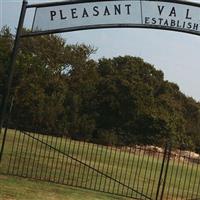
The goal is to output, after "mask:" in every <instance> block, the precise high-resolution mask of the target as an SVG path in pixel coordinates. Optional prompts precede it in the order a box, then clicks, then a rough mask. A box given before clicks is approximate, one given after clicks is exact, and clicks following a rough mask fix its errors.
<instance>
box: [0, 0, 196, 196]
mask: <svg viewBox="0 0 200 200" xmlns="http://www.w3.org/2000/svg"><path fill="white" fill-rule="evenodd" d="M86 5H87V9H88V6H90V5H91V7H90V10H87V9H86ZM76 6H77V7H76ZM62 7H63V8H65V11H66V10H68V11H69V13H70V14H69V13H68V14H69V15H70V16H71V20H74V19H76V18H79V16H80V18H81V19H80V23H77V22H76V23H75V25H74V24H73V23H72V24H71V25H69V24H66V22H67V19H68V18H69V15H65V13H64V9H63V10H62ZM122 7H123V9H122ZM132 7H133V8H134V9H135V11H136V12H133V13H131V8H132ZM29 8H35V9H36V11H35V17H34V20H33V27H32V30H31V31H30V32H28V33H23V32H22V29H23V23H24V18H25V14H26V10H27V9H29ZM97 8H98V9H97ZM147 11H149V12H147ZM182 11H183V12H182ZM100 12H101V14H102V15H103V17H102V16H101V17H100V19H99V21H98V20H97V21H94V22H93V21H89V20H85V19H88V18H89V17H90V16H91V20H94V18H95V20H96V17H98V16H95V15H97V13H99V14H98V15H100ZM152 12H153V13H152ZM154 12H155V13H154ZM43 13H46V14H45V15H44V18H42V15H43ZM146 14H148V15H146ZM154 14H155V16H154ZM83 16H84V17H83ZM160 16H162V18H161V17H160ZM45 17H47V18H46V19H47V21H44V20H45ZM56 17H57V18H56ZM115 17H116V18H115ZM159 17H160V18H159ZM83 18H84V19H83ZM41 19H42V20H43V23H42V24H40V20H41ZM55 19H56V20H55ZM42 20H41V21H42ZM55 21H56V23H55V24H52V23H51V22H55ZM60 21H61V22H62V23H60ZM199 21H200V4H197V3H189V2H183V1H156V0H155V1H150V0H119V1H105V0H103V1H84V2H83V1H67V2H57V3H45V4H33V5H28V2H27V1H26V0H24V1H23V5H22V10H21V15H20V20H19V25H18V29H17V34H16V39H15V43H14V49H13V52H12V58H11V65H10V75H9V79H8V82H7V86H6V93H5V95H4V98H3V102H2V109H1V119H0V120H1V121H0V122H1V123H0V128H1V132H2V127H5V129H3V131H4V132H3V133H1V135H0V136H1V137H2V144H1V149H0V150H1V151H0V159H2V156H3V151H4V147H5V141H6V137H7V124H8V120H9V114H8V113H9V111H8V109H7V108H8V99H9V93H10V87H11V83H12V78H13V74H14V66H15V61H16V56H17V51H18V49H19V43H20V39H21V38H22V37H23V38H25V37H30V36H37V35H44V34H53V33H60V32H69V31H78V30H86V29H97V28H114V27H117V28H123V27H126V28H152V29H163V30H171V31H178V32H185V33H189V34H195V35H200V23H199ZM57 23H58V25H57ZM45 24H46V25H47V26H44V28H43V26H40V25H45ZM65 26H66V27H65ZM49 27H50V28H49ZM51 28H52V29H51ZM11 135H13V143H12V149H11V156H10V157H9V165H8V166H7V173H8V174H11V175H17V176H24V177H30V178H35V179H40V180H46V181H52V182H57V183H61V184H67V185H72V186H78V187H85V188H87V189H94V190H98V191H103V192H110V191H109V190H104V189H105V188H103V189H102V188H101V183H102V182H104V181H105V182H106V183H107V182H108V184H111V185H114V186H116V188H117V191H115V189H114V190H112V192H110V193H112V194H117V195H122V196H127V197H131V198H136V199H137V198H138V199H152V200H153V199H156V200H157V199H163V197H164V192H165V185H166V178H167V176H168V174H169V173H168V169H169V165H170V163H171V168H170V174H171V177H172V176H173V175H175V176H178V172H177V168H176V167H175V168H173V166H174V163H176V162H177V161H176V160H175V158H173V157H172V155H171V149H170V147H169V146H166V147H165V150H164V152H162V153H158V154H155V155H156V157H152V156H151V154H152V152H151V150H146V149H145V148H144V149H143V148H140V147H139V148H138V147H136V148H134V149H129V150H127V149H115V148H111V149H109V148H108V147H103V146H101V147H99V146H95V145H94V144H87V143H84V144H83V145H84V146H86V152H87V155H86V156H88V153H89V152H90V151H91V149H95V150H96V152H97V153H98V151H100V150H101V151H100V152H99V153H101V152H103V151H105V152H106V155H108V156H111V155H112V154H113V155H114V156H115V155H116V158H115V157H114V158H113V162H114V161H117V162H119V163H120V162H122V163H123V162H124V159H125V158H124V157H123V156H122V155H124V156H128V157H130V158H132V161H131V160H126V159H125V160H126V162H127V165H128V163H129V162H132V163H133V165H136V166H135V167H136V168H135V169H136V171H135V174H134V176H133V179H134V178H135V177H137V175H138V174H139V175H140V173H141V166H142V165H143V164H144V163H146V165H145V167H144V168H145V171H144V176H143V177H137V178H138V180H139V179H143V182H142V186H141V188H140V186H139V185H136V186H135V185H134V186H130V185H129V184H127V183H126V182H124V178H123V180H122V179H121V175H120V177H117V176H113V173H114V174H117V173H118V172H117V171H113V170H112V169H111V171H109V170H108V168H105V169H107V170H105V171H104V167H103V169H100V168H99V166H98V165H100V164H98V162H97V166H95V165H94V166H93V165H91V160H89V163H88V162H85V160H84V159H82V157H81V158H77V157H75V156H74V155H73V152H74V151H79V149H80V148H81V147H80V145H81V144H80V143H76V142H74V141H68V140H65V139H63V138H53V136H52V138H51V139H52V140H51V141H50V140H49V139H48V138H46V137H45V136H44V135H42V136H41V135H39V134H37V133H27V132H24V131H15V132H14V133H12V134H11ZM63 140H64V141H65V143H64V141H63ZM15 141H17V142H16V143H15ZM25 142H27V143H25ZM29 142H30V143H31V144H32V145H31V146H32V147H33V149H32V147H31V149H30V155H29V157H28V158H27V156H28V155H27V154H25V155H23V149H26V150H28V149H29V147H28V144H29ZM71 143H72V144H73V146H71ZM59 144H60V145H59ZM63 144H68V150H67V151H65V145H64V147H63ZM34 146H35V147H38V146H39V147H40V149H39V152H37V148H36V149H34ZM61 147H62V148H61ZM63 148H64V149H63ZM70 149H71V150H72V152H71V153H69V152H70V151H71V150H70ZM98 149H99V150H98ZM68 151H69V152H68ZM51 152H52V154H53V155H54V157H55V155H57V158H55V160H56V163H57V164H58V163H59V159H60V157H61V163H62V165H61V167H60V168H57V167H58V165H57V164H56V167H55V168H52V167H53V166H54V158H53V160H49V159H50V158H48V162H47V163H48V164H50V172H48V171H46V170H44V169H43V168H41V171H40V172H39V175H38V171H37V169H38V167H39V165H40V163H39V162H38V163H37V160H36V159H35V156H37V159H38V160H40V159H41V153H44V154H45V153H48V154H49V155H51ZM107 153H108V154H107ZM115 153H116V154H115ZM153 154H154V153H153ZM31 155H32V156H33V157H34V159H33V160H32V161H31V159H32V158H31ZM102 155H103V154H102ZM23 156H24V157H23ZM90 156H91V157H92V155H90ZM117 156H118V157H119V158H118V160H115V159H117ZM139 157H141V160H140V159H139ZM26 159H27V160H26ZM170 159H172V160H173V163H172V162H171V161H170ZM102 160H104V159H103V158H101V156H100V159H99V160H97V161H99V163H101V161H102ZM150 160H151V162H150ZM20 161H22V162H20ZM50 161H51V162H50ZM69 161H70V164H69V171H68V172H69V173H70V172H71V170H72V168H73V166H77V167H79V168H78V173H80V170H83V174H84V173H85V171H86V172H88V173H91V174H92V175H94V176H95V177H100V179H99V180H98V179H96V181H97V182H95V183H94V185H93V183H92V180H90V182H89V186H88V185H87V183H86V182H84V181H86V180H85V177H84V176H82V177H81V184H83V185H76V183H77V181H78V178H79V174H78V177H77V179H76V176H75V175H74V174H73V175H72V177H70V175H68V176H67V178H71V179H69V180H68V179H67V180H64V179H62V178H61V179H60V176H62V173H64V175H65V173H66V170H65V171H64V172H63V171H62V170H63V169H66V163H68V162H69ZM134 161H136V162H135V163H134ZM147 161H148V162H147ZM154 161H156V162H157V163H158V164H155V163H154ZM26 162H27V163H28V165H29V164H30V163H31V162H32V163H33V165H32V166H30V167H31V169H29V168H27V169H26V170H25V171H24V167H23V166H22V165H23V163H26ZM49 162H50V163H49ZM109 162H110V161H109ZM178 162H181V161H180V156H179V158H178ZM199 162H200V161H199V160H196V161H195V163H194V164H192V165H191V166H190V158H187V168H186V171H187V173H189V174H190V173H194V174H197V175H198V172H199ZM105 163H106V160H105V162H103V165H104V164H105ZM48 164H47V165H48ZM64 164H65V165H64ZM178 165H179V164H178ZM33 166H36V171H34V169H33ZM180 166H181V164H180ZM63 167H64V168H63ZM117 167H118V169H119V170H120V174H123V172H122V170H123V167H122V166H120V165H118V166H117ZM148 167H150V169H151V170H150V171H148V170H147V169H148ZM188 168H189V169H188ZM190 168H192V170H191V169H190ZM153 169H154V170H153ZM183 169H184V164H183V166H182V167H181V170H183ZM52 170H54V171H53V172H54V173H55V174H54V175H53V177H52V174H51V173H52ZM57 170H60V171H59V172H57ZM43 171H45V173H44V174H43ZM24 172H25V173H24ZM74 172H76V168H75V169H74ZM108 172H109V173H108ZM48 173H50V175H49V176H47V174H48ZM57 173H59V176H58V177H57ZM130 173H132V172H130ZM147 174H149V176H150V178H149V177H147ZM152 174H154V175H155V176H156V177H157V178H156V181H154V183H153V184H154V186H155V188H156V190H155V191H153V192H154V194H153V193H152V194H149V193H148V192H146V191H148V190H149V188H150V186H149V185H150V184H151V183H150V182H148V186H145V184H146V183H145V182H146V181H147V180H149V181H150V179H151V177H152ZM64 175H63V176H64ZM125 176H127V174H126V171H125ZM116 177H117V178H116ZM171 177H170V180H169V182H168V184H170V183H171V182H173V180H172V179H171ZM198 178H199V177H198V176H197V178H195V182H194V186H193V187H194V188H193V189H192V192H195V193H192V196H191V197H193V196H194V197H195V198H196V199H198V198H199V185H198V180H199V179H198ZM86 179H87V177H86ZM73 181H75V183H74V182H73ZM98 181H99V182H98ZM179 181H181V179H178V182H179ZM98 184H99V185H98ZM178 184H179V183H178ZM174 185H176V183H174ZM189 185H191V186H192V184H189ZM90 186H94V187H91V188H90ZM96 186H97V188H98V189H96ZM185 187H186V186H185V184H184V186H183V190H185ZM119 190H121V191H122V192H121V193H120V192H119ZM170 190H171V188H169V187H168V189H167V192H168V193H167V197H168V194H169V191H170ZM177 195H178V192H177ZM189 196H190V194H189V193H188V192H186V193H185V192H184V191H183V192H182V197H184V198H186V197H189Z"/></svg>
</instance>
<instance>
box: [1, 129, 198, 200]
mask: <svg viewBox="0 0 200 200" xmlns="http://www.w3.org/2000/svg"><path fill="white" fill-rule="evenodd" d="M2 141H3V134H1V135H0V145H2ZM0 148H1V146H0ZM0 172H1V173H2V174H9V175H15V176H21V177H27V178H31V179H37V180H44V181H50V182H55V183H60V184H66V185H70V186H75V187H81V188H86V189H91V190H95V191H100V192H106V193H111V194H115V195H120V196H124V197H127V198H133V199H156V200H157V199H170V200H171V199H177V200H179V199H188V200H198V199H200V157H199V155H198V154H196V153H194V152H190V151H180V150H178V151H174V150H171V148H170V146H169V145H166V147H165V148H160V147H156V146H137V145H135V146H132V147H116V146H103V145H97V144H93V143H88V142H84V141H76V140H72V139H69V138H65V137H54V136H47V135H42V134H37V133H28V132H21V131H14V130H9V131H8V134H7V137H6V141H5V146H4V152H3V154H2V161H1V171H0Z"/></svg>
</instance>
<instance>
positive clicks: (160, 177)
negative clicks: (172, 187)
mask: <svg viewBox="0 0 200 200" xmlns="http://www.w3.org/2000/svg"><path fill="white" fill-rule="evenodd" d="M168 148H169V145H168V143H166V145H165V150H164V155H163V160H162V166H161V170H160V176H159V180H158V186H157V192H156V200H159V196H160V200H162V198H163V193H164V187H165V182H166V178H167V171H168V165H169V162H168V161H169V158H170V155H169V151H168ZM166 159H167V165H166V169H165V175H164V179H163V173H164V168H165V161H166ZM162 182H163V187H162V191H161V195H160V189H161V184H162Z"/></svg>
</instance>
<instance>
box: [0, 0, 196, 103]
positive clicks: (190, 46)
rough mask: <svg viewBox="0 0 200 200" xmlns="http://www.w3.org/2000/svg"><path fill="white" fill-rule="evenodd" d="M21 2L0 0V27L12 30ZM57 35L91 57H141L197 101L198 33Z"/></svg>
mask: <svg viewBox="0 0 200 200" xmlns="http://www.w3.org/2000/svg"><path fill="white" fill-rule="evenodd" d="M47 1H50V0H28V3H29V4H32V3H38V2H39V3H42V2H47ZM55 1H56V0H55ZM57 1H58V0H57ZM197 2H198V1H197ZM21 4H22V0H0V28H1V27H2V26H4V25H8V26H9V27H10V28H11V30H12V32H13V33H15V30H16V27H17V24H18V20H19V15H20V9H21ZM33 14H34V10H33V9H29V10H28V11H27V15H26V19H25V24H24V26H25V27H27V28H30V27H31V24H32V20H33ZM61 35H62V37H64V38H65V39H66V41H67V43H69V44H76V43H85V44H88V45H91V46H93V47H95V48H97V49H98V50H97V53H96V54H94V55H92V58H93V59H95V60H97V59H99V58H102V57H106V58H112V57H116V56H119V55H121V56H123V55H131V56H137V57H141V58H143V59H144V61H145V62H148V63H151V64H152V65H154V66H155V68H156V69H159V70H162V71H163V72H164V74H165V80H169V81H171V82H175V83H177V84H178V85H179V87H180V90H181V91H182V92H183V93H184V94H186V95H187V96H191V97H193V98H194V99H196V100H197V101H200V77H199V75H200V37H199V36H196V35H191V34H186V33H180V32H172V31H166V30H151V29H137V28H129V29H127V28H123V29H119V28H114V29H98V30H84V31H77V32H68V33H63V34H61Z"/></svg>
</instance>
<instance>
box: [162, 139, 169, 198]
mask: <svg viewBox="0 0 200 200" xmlns="http://www.w3.org/2000/svg"><path fill="white" fill-rule="evenodd" d="M170 157H171V143H167V158H166V159H167V163H166V167H165V174H164V180H163V186H162V191H161V196H160V200H162V199H163V195H164V191H165V184H166V180H167V174H168V169H169V161H170Z"/></svg>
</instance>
